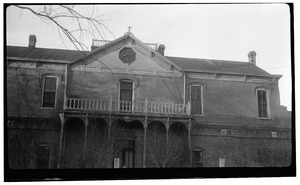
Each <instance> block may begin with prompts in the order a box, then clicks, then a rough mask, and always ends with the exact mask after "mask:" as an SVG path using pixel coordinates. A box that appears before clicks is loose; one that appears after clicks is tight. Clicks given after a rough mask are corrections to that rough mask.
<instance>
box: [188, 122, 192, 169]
mask: <svg viewBox="0 0 300 185" xmlns="http://www.w3.org/2000/svg"><path fill="white" fill-rule="evenodd" d="M191 128H192V122H191V119H189V123H188V137H189V138H188V140H189V163H190V167H192V145H191Z"/></svg>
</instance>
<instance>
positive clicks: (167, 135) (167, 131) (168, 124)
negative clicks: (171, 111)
mask: <svg viewBox="0 0 300 185" xmlns="http://www.w3.org/2000/svg"><path fill="white" fill-rule="evenodd" d="M169 128H170V118H169V117H168V118H167V125H166V145H168V142H169ZM167 147H168V146H167Z"/></svg>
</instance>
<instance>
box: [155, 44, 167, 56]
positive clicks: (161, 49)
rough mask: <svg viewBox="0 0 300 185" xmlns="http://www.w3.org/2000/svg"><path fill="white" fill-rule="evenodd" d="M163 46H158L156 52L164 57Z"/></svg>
mask: <svg viewBox="0 0 300 185" xmlns="http://www.w3.org/2000/svg"><path fill="white" fill-rule="evenodd" d="M165 48H166V47H165V45H163V44H160V45H159V46H158V48H157V51H158V52H159V53H160V54H161V55H163V56H164V55H165Z"/></svg>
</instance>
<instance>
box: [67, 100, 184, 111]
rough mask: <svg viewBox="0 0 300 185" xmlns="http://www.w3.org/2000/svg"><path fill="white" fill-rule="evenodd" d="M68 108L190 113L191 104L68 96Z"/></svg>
mask: <svg viewBox="0 0 300 185" xmlns="http://www.w3.org/2000/svg"><path fill="white" fill-rule="evenodd" d="M65 109H67V110H90V111H107V112H123V113H126V112H127V113H154V114H177V115H189V114H190V104H189V103H188V104H169V103H156V102H148V101H147V100H145V101H132V102H131V101H116V100H112V99H110V100H95V99H79V98H67V99H66V102H65Z"/></svg>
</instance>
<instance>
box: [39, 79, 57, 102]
mask: <svg viewBox="0 0 300 185" xmlns="http://www.w3.org/2000/svg"><path fill="white" fill-rule="evenodd" d="M56 86H57V77H45V79H44V91H43V104H42V106H43V107H50V108H54V107H55V99H56V89H57V88H56Z"/></svg>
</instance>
